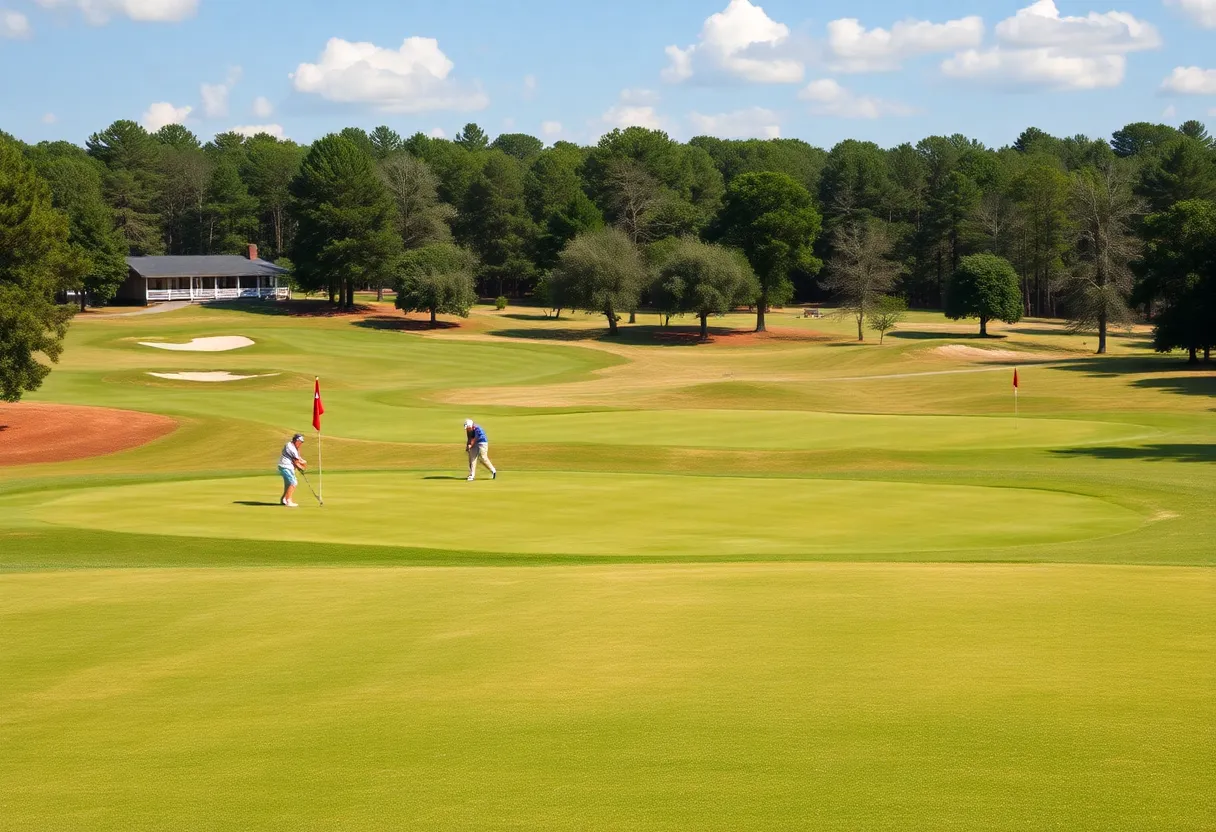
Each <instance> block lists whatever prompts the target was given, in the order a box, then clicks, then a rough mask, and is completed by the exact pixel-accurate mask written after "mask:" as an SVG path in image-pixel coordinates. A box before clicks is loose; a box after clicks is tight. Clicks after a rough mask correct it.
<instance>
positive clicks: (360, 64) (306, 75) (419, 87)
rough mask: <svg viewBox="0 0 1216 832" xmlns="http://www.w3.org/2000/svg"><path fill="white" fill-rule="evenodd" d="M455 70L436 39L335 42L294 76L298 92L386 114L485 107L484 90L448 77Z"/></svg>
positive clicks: (300, 68) (301, 65) (337, 40)
mask: <svg viewBox="0 0 1216 832" xmlns="http://www.w3.org/2000/svg"><path fill="white" fill-rule="evenodd" d="M454 66H455V65H454V64H453V63H452V61H451V60H449V59H448V57H447V55H445V54H443V52H442V51H441V50H440V48H439V41H437V40H435V39H433V38H418V37H414V38H406V39H405V41H404V42H403V43H402V44H401V48H400V49H384V48H382V47H379V46H376V45H375V44H374V43H366V42H363V43H351V42H350V41H346V40H343V39H341V38H330V40H329V42H328V43H327V44H326V45H325V51H324V52H322V53H321V57H320V58H319V59H318V61H317V63H315V64H300V65H299V67H297V69H296V71H295V72H294V73H292V74H291V78H292V79H293V80H294V82H295V88H296V90H298V91H299V92H303V93H309V94H312V95H319V96H321V97H322V98H324V99H325V100H326V101H333V102H338V103H344V104H362V105H367V106H370V107H371V108H372V109H374V110H377V111H379V112H385V113H421V112H428V111H434V110H480V109H483V108H485V107H486V106H487V105H488V104H489V103H490V102H489V98H487V97H486V94H485V93H484V92H482V91H481V90H480V89H474V88H471V87H467V86H465V85H463V84H460V83H458V82H456V81H454V80H452V79H451V78H449V76H450V75H451V72H452V69H453V67H454Z"/></svg>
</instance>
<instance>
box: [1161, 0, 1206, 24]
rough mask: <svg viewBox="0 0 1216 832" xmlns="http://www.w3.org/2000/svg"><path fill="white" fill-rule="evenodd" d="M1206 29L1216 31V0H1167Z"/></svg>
mask: <svg viewBox="0 0 1216 832" xmlns="http://www.w3.org/2000/svg"><path fill="white" fill-rule="evenodd" d="M1165 5H1167V6H1173V7H1174V8H1177V9H1181V10H1182V11H1183V13H1184V14H1186V16H1187V17H1189V18H1190V19H1191V20H1193V21H1195V22H1196V23H1198V24H1199V25H1200V26H1202V27H1204V28H1205V29H1216V0H1165Z"/></svg>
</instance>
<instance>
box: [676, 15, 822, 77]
mask: <svg viewBox="0 0 1216 832" xmlns="http://www.w3.org/2000/svg"><path fill="white" fill-rule="evenodd" d="M789 38H790V30H789V27H788V26H786V25H785V24H784V23H778V22H777V21H775V20H773V19H772V18H771V17H769V16H768V15H767V14H766V13H765V11H764V9H763V8H761V7H760V6H754V5H752V4H751V2H750V0H730V3H729V5H727V7H726V8H725V9H724V10H723V11H721V12H718V13H717V14H713V15H710V16H709V18H708V19H707V20H706V21H705V24H704V25H703V26H702V27H701V35H700V39H699V42H698V43H697V44H695V45H693V46H688V47H685V48H683V49H681V48H680V47H679V46H669V47H667V50H666V51H667V57H668V58H669V59H670V61H671V64H670V65H669V66H668V67H667V68H666V69H664V70H663V80H664V81H667V82H669V83H673V84H674V83H680V82H681V81H687V80H689V79H691V78H693V77H694V76H698V75H699V76H705V78H706V79H707V80H713V79H714V78H722V77H727V78H734V79H741V80H744V81H751V82H753V83H757V84H796V83H798V82H799V81H801V80H802V75H803V71H804V68H803V64H802V62H801V61H800V60H798V59H796V58H792V57H789V56H788V55H785V54H783V47H787V46H788V44H789Z"/></svg>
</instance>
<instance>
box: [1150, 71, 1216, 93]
mask: <svg viewBox="0 0 1216 832" xmlns="http://www.w3.org/2000/svg"><path fill="white" fill-rule="evenodd" d="M1161 90H1162V92H1174V93H1179V94H1180V95H1216V69H1202V68H1200V67H1197V66H1180V67H1176V68H1175V69H1174V71H1173V72H1172V73H1170V77H1168V78H1166V79H1165V80H1164V81H1162V82H1161Z"/></svg>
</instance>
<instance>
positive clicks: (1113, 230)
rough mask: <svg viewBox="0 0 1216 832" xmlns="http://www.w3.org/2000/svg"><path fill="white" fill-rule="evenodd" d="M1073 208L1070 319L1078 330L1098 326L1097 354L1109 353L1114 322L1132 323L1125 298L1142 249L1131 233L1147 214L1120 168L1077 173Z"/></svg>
mask: <svg viewBox="0 0 1216 832" xmlns="http://www.w3.org/2000/svg"><path fill="white" fill-rule="evenodd" d="M1070 207H1071V209H1072V215H1073V221H1074V222H1075V223H1076V227H1077V255H1078V262H1077V266H1076V268H1075V269H1074V272H1073V278H1072V282H1071V287H1070V288H1071V291H1070V294H1069V312H1070V314H1069V317H1070V319H1071V321H1072V327H1073V328H1074V329H1076V330H1081V329H1094V328H1096V329H1097V330H1098V354H1099V355H1104V354H1105V353H1106V334H1107V329H1108V327H1109V326H1110V324H1112V323H1114V324H1120V323H1129V322H1130V321H1131V309H1130V308H1129V307H1128V305H1127V296H1128V294H1129V293H1130V292H1131V290H1132V285H1133V283H1134V281H1135V276H1134V274H1133V273H1132V268H1131V263H1132V261H1133V260H1135V259H1136V258H1137V257H1138V256H1139V253H1140V241H1139V239H1138V238H1137V237H1136V235H1135V234H1134V233H1132V223H1133V221H1134V219H1135V218H1136V217H1138V216H1140V215H1142V214H1143V213H1144V212H1145V205H1144V202H1143V201H1142V200H1141V199H1140V198H1139V197H1137V196H1136V195H1135V194H1134V193H1133V191H1132V187H1131V177H1130V175H1129V174H1128V173H1127V171H1126V169H1125V168H1123V167H1122V166H1117V165H1108V166H1107V167H1105V168H1104V169H1101V170H1098V169H1094V168H1087V169H1085V170H1082V171H1079V172H1078V173H1076V174H1074V175H1073V178H1072V186H1071V192H1070Z"/></svg>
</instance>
